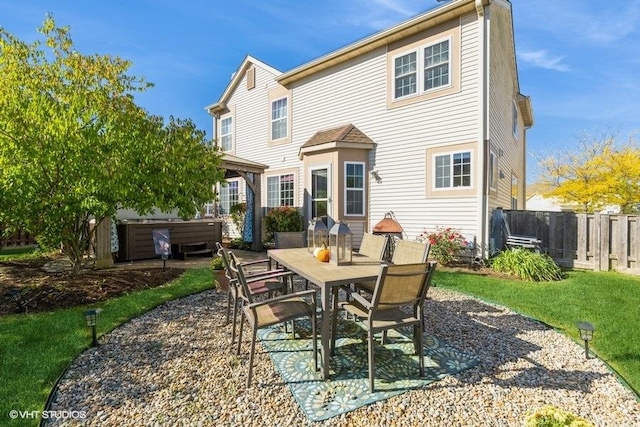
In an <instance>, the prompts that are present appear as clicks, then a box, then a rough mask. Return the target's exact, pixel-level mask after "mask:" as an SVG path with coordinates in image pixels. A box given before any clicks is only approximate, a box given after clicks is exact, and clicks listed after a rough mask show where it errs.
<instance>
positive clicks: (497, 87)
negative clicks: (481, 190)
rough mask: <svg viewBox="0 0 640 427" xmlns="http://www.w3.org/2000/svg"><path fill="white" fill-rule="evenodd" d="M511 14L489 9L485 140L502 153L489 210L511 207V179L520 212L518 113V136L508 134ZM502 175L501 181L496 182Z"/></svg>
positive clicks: (513, 79) (512, 93) (512, 92)
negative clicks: (487, 131) (488, 69)
mask: <svg viewBox="0 0 640 427" xmlns="http://www.w3.org/2000/svg"><path fill="white" fill-rule="evenodd" d="M510 14H511V12H510V10H508V9H506V8H505V7H501V6H499V5H496V4H492V6H491V15H490V22H491V30H490V31H491V34H490V40H491V42H490V45H491V55H490V83H489V87H490V92H489V111H490V123H489V138H490V140H491V146H492V147H493V148H494V150H495V152H496V155H497V154H498V152H499V150H500V149H502V153H503V155H502V156H498V159H497V160H498V162H497V163H498V165H497V167H498V175H499V177H498V188H497V194H495V195H492V196H491V197H489V209H490V210H492V209H494V208H495V207H498V206H500V207H503V208H505V209H509V208H510V207H511V175H512V173H513V174H514V175H515V176H516V177H517V178H518V187H519V191H518V208H520V209H523V208H524V202H525V195H524V186H525V179H526V177H525V176H524V161H525V158H524V155H525V141H524V124H523V122H522V114H521V113H520V112H518V119H519V123H518V130H519V135H518V137H517V138H514V136H513V133H512V112H513V103H514V101H516V97H517V94H518V90H519V89H518V87H517V76H516V68H515V62H514V58H515V52H514V50H513V48H514V44H513V43H514V41H513V38H512V34H513V28H512V27H511V16H510ZM500 171H502V176H503V177H502V178H500Z"/></svg>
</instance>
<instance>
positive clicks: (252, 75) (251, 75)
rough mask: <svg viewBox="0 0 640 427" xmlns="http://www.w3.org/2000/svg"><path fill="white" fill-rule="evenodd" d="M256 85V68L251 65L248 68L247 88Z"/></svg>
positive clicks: (249, 88)
mask: <svg viewBox="0 0 640 427" xmlns="http://www.w3.org/2000/svg"><path fill="white" fill-rule="evenodd" d="M254 87H256V69H255V68H254V67H251V68H249V69H248V70H247V90H251V89H253V88H254Z"/></svg>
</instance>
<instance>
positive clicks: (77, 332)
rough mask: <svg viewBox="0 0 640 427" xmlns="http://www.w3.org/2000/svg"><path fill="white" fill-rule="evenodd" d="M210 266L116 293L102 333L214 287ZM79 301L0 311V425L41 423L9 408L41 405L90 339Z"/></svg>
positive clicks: (103, 316) (104, 317) (105, 310)
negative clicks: (15, 415)
mask: <svg viewBox="0 0 640 427" xmlns="http://www.w3.org/2000/svg"><path fill="white" fill-rule="evenodd" d="M211 286H212V276H211V271H210V270H209V269H198V270H188V271H187V272H186V273H185V274H184V275H182V276H181V277H180V278H179V279H178V280H176V281H174V282H172V283H170V284H168V285H165V286H163V287H159V288H154V289H148V290H144V291H140V292H135V293H131V294H128V295H124V296H121V297H118V298H114V299H111V300H108V301H105V302H103V303H100V304H97V305H93V306H91V307H90V308H95V307H100V308H102V309H103V312H102V313H101V314H100V316H101V317H100V320H99V325H98V334H99V335H102V334H104V333H106V332H109V331H111V330H112V329H114V328H116V327H117V326H118V325H121V324H122V323H125V322H127V321H128V320H129V319H132V318H134V317H136V316H138V315H140V314H141V313H144V312H146V311H149V310H150V309H152V308H153V307H156V306H158V305H160V304H162V303H163V302H166V301H169V300H173V299H176V298H180V297H182V296H185V295H190V294H194V293H197V292H201V291H204V290H206V289H210V288H211ZM87 308H89V307H75V308H71V309H64V310H58V311H55V312H48V313H35V314H28V315H24V314H21V315H10V316H4V317H0V378H2V381H0V425H3V426H8V425H15V426H24V425H34V426H35V425H37V424H38V421H39V420H38V419H30V420H25V419H16V420H13V421H12V420H10V418H9V415H8V414H9V411H11V410H17V411H42V410H43V409H44V405H45V401H46V399H47V396H48V395H49V393H50V391H51V389H52V387H53V385H54V383H55V381H56V379H57V378H58V377H59V376H60V374H61V373H62V372H63V371H64V369H65V368H66V367H67V366H68V365H69V363H70V362H71V361H72V360H73V359H75V358H76V357H77V356H78V354H80V353H81V352H82V351H84V350H85V349H86V348H87V347H88V346H89V345H90V344H91V331H90V329H89V328H88V327H87V326H86V323H85V319H84V311H85V310H86V309H87Z"/></svg>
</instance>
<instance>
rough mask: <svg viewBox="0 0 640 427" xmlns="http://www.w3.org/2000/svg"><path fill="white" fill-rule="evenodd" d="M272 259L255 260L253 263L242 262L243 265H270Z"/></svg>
mask: <svg viewBox="0 0 640 427" xmlns="http://www.w3.org/2000/svg"><path fill="white" fill-rule="evenodd" d="M270 262H271V259H270V258H260V259H255V260H253V261H246V262H244V261H243V262H242V265H256V264H263V263H270Z"/></svg>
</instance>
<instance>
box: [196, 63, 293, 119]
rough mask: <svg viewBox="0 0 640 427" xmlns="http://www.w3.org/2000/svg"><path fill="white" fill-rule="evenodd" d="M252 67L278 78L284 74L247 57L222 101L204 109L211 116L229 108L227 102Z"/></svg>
mask: <svg viewBox="0 0 640 427" xmlns="http://www.w3.org/2000/svg"><path fill="white" fill-rule="evenodd" d="M252 65H254V66H256V67H259V68H262V69H263V70H266V71H268V72H269V73H271V74H273V75H274V77H277V76H279V75H281V74H282V72H281V71H279V70H276V69H275V68H273V67H272V66H270V65H267V64H265V63H264V62H262V61H260V60H258V59H256V58H254V57H253V56H251V55H247V56H245V57H244V59H243V60H242V63H240V66H239V67H238V69H237V70H236V71H235V72H234V73H233V74H232V76H231V81H230V82H229V84H228V85H227V87H226V88H225V90H224V92H223V93H222V95H221V96H220V99H219V100H218V102H216V103H215V104H211V105H208V106H206V107H204V109H205V110H206V111H207V112H208V113H209V114H214V113H217V112H221V111H223V110H225V109H226V108H227V100H228V99H229V97H230V96H231V93H232V92H233V91H234V89H235V88H236V86H238V84H240V81H241V80H242V78H243V77H244V73H245V72H246V71H247V70H248V69H249V67H251V66H252Z"/></svg>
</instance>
